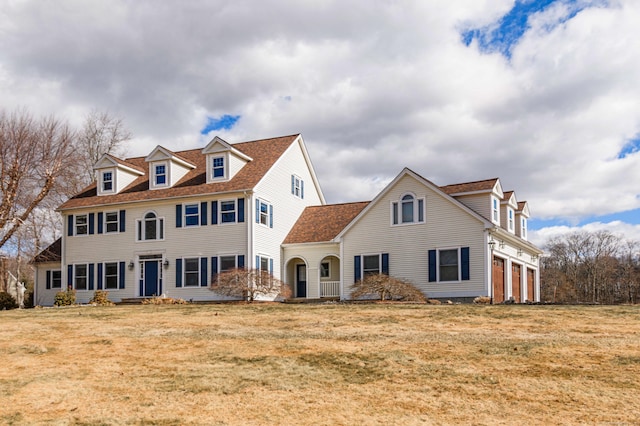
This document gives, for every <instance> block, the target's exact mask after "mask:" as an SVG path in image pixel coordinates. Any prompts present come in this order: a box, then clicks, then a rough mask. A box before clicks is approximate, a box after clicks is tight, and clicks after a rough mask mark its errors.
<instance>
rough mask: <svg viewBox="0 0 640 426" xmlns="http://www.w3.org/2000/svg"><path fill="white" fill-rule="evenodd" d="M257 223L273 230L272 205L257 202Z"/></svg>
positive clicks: (260, 201)
mask: <svg viewBox="0 0 640 426" xmlns="http://www.w3.org/2000/svg"><path fill="white" fill-rule="evenodd" d="M256 222H257V223H260V224H262V225H265V226H268V227H270V228H273V206H272V205H271V204H269V203H267V202H265V201H262V200H256Z"/></svg>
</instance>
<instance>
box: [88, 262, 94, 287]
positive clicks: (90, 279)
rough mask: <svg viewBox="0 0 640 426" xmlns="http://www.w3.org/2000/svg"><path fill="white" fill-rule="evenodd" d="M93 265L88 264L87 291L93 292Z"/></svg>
mask: <svg viewBox="0 0 640 426" xmlns="http://www.w3.org/2000/svg"><path fill="white" fill-rule="evenodd" d="M94 271H95V265H94V264H93V263H90V264H89V290H93V282H94V280H95V274H94Z"/></svg>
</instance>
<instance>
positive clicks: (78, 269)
mask: <svg viewBox="0 0 640 426" xmlns="http://www.w3.org/2000/svg"><path fill="white" fill-rule="evenodd" d="M73 279H74V288H75V289H76V290H87V289H88V273H87V265H86V264H80V265H74V267H73Z"/></svg>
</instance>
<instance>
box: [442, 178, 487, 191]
mask: <svg viewBox="0 0 640 426" xmlns="http://www.w3.org/2000/svg"><path fill="white" fill-rule="evenodd" d="M497 180H498V178H493V179H485V180H478V181H475V182H464V183H455V184H453V185H446V186H441V187H440V189H441V190H442V191H443V192H444V193H445V194H448V195H453V194H462V193H465V192H477V191H491V190H492V189H493V187H494V186H495V184H496V181H497Z"/></svg>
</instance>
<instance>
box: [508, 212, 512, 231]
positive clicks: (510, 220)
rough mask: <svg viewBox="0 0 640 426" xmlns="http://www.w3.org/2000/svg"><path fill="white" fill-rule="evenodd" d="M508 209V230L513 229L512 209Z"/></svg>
mask: <svg viewBox="0 0 640 426" xmlns="http://www.w3.org/2000/svg"><path fill="white" fill-rule="evenodd" d="M508 211H509V231H513V209H508Z"/></svg>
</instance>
